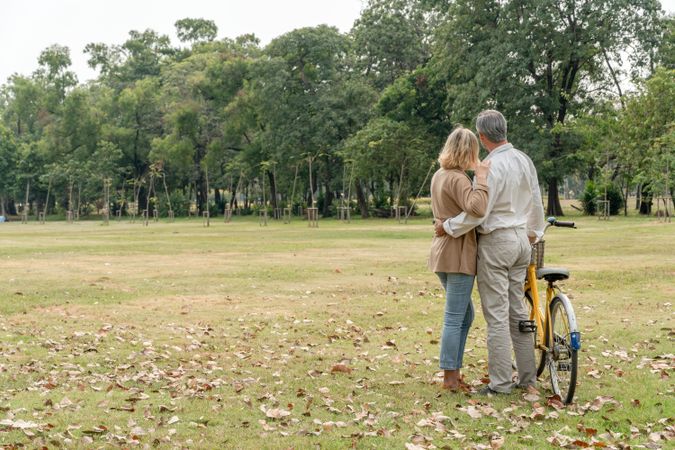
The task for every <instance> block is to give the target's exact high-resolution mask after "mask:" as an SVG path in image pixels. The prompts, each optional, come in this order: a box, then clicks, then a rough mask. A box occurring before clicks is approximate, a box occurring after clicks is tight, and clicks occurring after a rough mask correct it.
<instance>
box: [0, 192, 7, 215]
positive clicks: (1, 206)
mask: <svg viewBox="0 0 675 450" xmlns="http://www.w3.org/2000/svg"><path fill="white" fill-rule="evenodd" d="M5 215H6V214H5V196H4V195H0V216H5Z"/></svg>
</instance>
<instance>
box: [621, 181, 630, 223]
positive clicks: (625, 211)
mask: <svg viewBox="0 0 675 450" xmlns="http://www.w3.org/2000/svg"><path fill="white" fill-rule="evenodd" d="M623 183H624V185H623V189H622V190H621V194H622V195H623V215H624V216H625V217H628V189H629V184H628V180H627V179H626V177H624V179H623Z"/></svg>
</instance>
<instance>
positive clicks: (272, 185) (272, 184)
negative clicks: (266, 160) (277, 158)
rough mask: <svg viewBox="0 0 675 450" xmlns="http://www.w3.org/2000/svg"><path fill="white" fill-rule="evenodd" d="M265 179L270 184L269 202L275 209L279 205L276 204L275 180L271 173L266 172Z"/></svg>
mask: <svg viewBox="0 0 675 450" xmlns="http://www.w3.org/2000/svg"><path fill="white" fill-rule="evenodd" d="M267 179H268V180H269V182H270V197H272V198H271V199H270V200H271V201H272V208H273V209H277V208H278V207H279V205H278V204H277V180H276V177H275V176H274V172H273V171H267Z"/></svg>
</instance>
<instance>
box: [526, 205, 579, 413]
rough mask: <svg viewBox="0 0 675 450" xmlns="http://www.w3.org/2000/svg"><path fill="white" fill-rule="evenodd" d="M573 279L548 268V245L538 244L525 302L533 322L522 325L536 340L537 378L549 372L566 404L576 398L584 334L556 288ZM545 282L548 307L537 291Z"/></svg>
mask: <svg viewBox="0 0 675 450" xmlns="http://www.w3.org/2000/svg"><path fill="white" fill-rule="evenodd" d="M547 222H548V224H547V225H546V228H547V229H548V228H549V227H551V226H554V227H567V228H576V226H575V225H574V222H561V221H558V220H556V218H555V217H549V218H548V219H547ZM569 276H570V273H569V271H568V270H567V269H564V268H559V267H544V241H543V240H540V241H539V242H537V243H535V244H534V245H533V246H532V258H531V260H530V265H529V266H528V268H527V279H526V280H525V302H526V304H527V305H528V307H529V309H530V319H529V320H523V321H521V322H520V331H521V332H533V333H534V336H535V339H534V348H535V357H536V361H538V366H537V376H541V375H542V374H543V373H544V370H545V369H548V371H549V374H550V379H551V380H550V381H551V388H552V390H553V392H554V394H556V395H558V396H560V400H561V401H563V402H564V403H566V404H567V403H571V402H572V400H573V398H574V390H575V388H576V383H577V372H578V364H579V362H578V352H579V350H580V349H581V332H580V331H579V328H578V326H577V319H576V316H575V315H574V308H573V307H572V302H571V301H570V299H569V298H568V297H567V296H566V295H565V294H564V293H563V292H562V291H561V290H560V288H559V287H558V286H557V285H556V282H558V281H562V280H566V279H568V278H569ZM541 279H543V280H545V281H546V283H547V286H546V303H545V304H544V305H541V303H540V301H539V290H538V287H537V280H541ZM542 306H543V308H542Z"/></svg>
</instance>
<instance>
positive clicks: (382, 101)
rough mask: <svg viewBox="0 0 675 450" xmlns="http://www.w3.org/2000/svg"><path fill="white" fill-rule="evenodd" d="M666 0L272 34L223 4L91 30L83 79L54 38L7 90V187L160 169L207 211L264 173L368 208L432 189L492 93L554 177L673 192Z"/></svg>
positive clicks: (81, 185) (283, 190)
mask: <svg viewBox="0 0 675 450" xmlns="http://www.w3.org/2000/svg"><path fill="white" fill-rule="evenodd" d="M657 6H658V5H657V4H656V2H653V1H651V0H607V1H605V2H584V1H581V0H571V1H567V2H562V3H560V2H557V1H553V0H545V1H535V0H524V1H514V0H508V1H497V0H481V1H478V2H475V1H469V0H457V1H454V2H446V1H437V0H370V1H368V2H366V4H365V5H364V8H363V11H362V14H361V16H360V17H359V19H358V20H357V21H356V22H355V24H354V27H353V29H352V30H351V32H350V33H348V34H343V33H340V32H339V31H338V30H337V29H336V28H334V27H330V26H326V25H321V26H317V27H307V28H300V29H296V30H292V31H290V32H288V33H286V34H284V35H282V36H279V37H277V38H276V39H274V40H273V41H272V42H270V43H269V45H267V46H266V47H265V48H261V47H260V45H259V43H260V41H259V40H258V38H256V37H255V36H254V35H251V34H246V35H242V36H239V37H237V38H235V39H229V38H224V39H219V40H216V36H217V32H218V29H217V27H216V25H215V23H214V22H213V21H211V20H207V19H201V18H185V19H181V20H178V21H177V22H176V23H175V26H176V31H177V34H178V36H179V38H180V40H181V45H180V47H174V46H172V44H171V41H170V39H169V38H168V36H165V35H162V34H160V33H157V32H155V31H153V30H144V31H138V30H132V31H130V32H129V34H128V37H127V38H126V39H125V40H124V41H123V42H121V43H118V44H103V43H91V44H89V45H87V46H86V48H85V53H86V54H87V55H88V63H89V65H90V66H91V67H93V68H96V69H97V70H98V71H99V77H98V79H97V80H95V81H94V82H91V83H87V84H85V85H77V80H76V78H75V76H74V74H73V72H72V71H71V68H70V64H71V59H70V50H69V49H68V48H67V47H63V46H59V45H54V46H51V47H48V48H46V49H45V50H44V51H43V52H42V53H41V54H40V57H39V60H38V65H39V68H38V70H37V71H36V72H35V73H34V74H32V75H31V76H19V75H15V76H13V77H11V78H10V79H9V81H8V83H7V84H6V85H5V86H2V87H1V88H0V117H1V121H2V123H3V124H4V128H5V129H6V130H8V132H9V133H10V134H11V135H12V138H13V139H12V141H13V144H8V145H10V146H14V147H16V151H15V152H14V154H13V156H12V157H7V156H6V155H7V154H8V152H7V147H5V148H4V149H3V151H4V154H5V157H4V158H3V161H2V163H1V164H2V173H3V174H8V175H7V176H5V177H4V179H3V183H4V185H3V186H2V187H0V189H2V191H3V193H2V195H4V196H5V197H7V202H8V204H9V202H11V201H13V202H14V203H16V204H19V203H23V199H24V197H25V194H26V193H28V201H29V202H30V203H31V205H32V206H33V207H34V206H35V205H38V204H40V203H42V202H44V200H45V198H46V193H47V190H48V189H51V192H53V194H51V193H50V195H51V198H52V199H56V202H57V203H59V204H60V205H67V204H68V203H72V202H73V201H74V200H73V195H72V192H73V191H77V192H78V195H80V194H81V197H82V206H83V207H84V206H86V205H95V204H97V203H98V204H100V201H101V195H102V183H101V178H105V179H110V180H111V182H112V184H113V186H112V190H113V196H116V197H118V198H129V199H131V198H132V197H133V198H134V199H141V200H142V199H145V198H147V196H148V191H149V189H151V180H154V183H155V186H154V188H155V190H156V191H162V192H163V191H164V185H162V186H159V185H158V184H157V183H159V181H160V180H161V181H162V183H164V182H165V183H166V189H167V190H168V191H169V193H170V195H173V193H174V192H177V191H180V192H183V193H184V195H185V196H188V195H190V196H191V195H193V194H191V193H194V192H195V191H196V199H197V204H198V208H199V210H200V211H203V210H205V209H207V208H210V206H209V205H207V199H208V198H209V197H210V193H209V190H210V191H211V192H212V191H213V189H214V188H218V189H221V190H222V189H225V188H228V189H229V190H235V189H236V190H237V191H238V192H239V193H242V192H248V193H249V194H250V196H251V197H253V196H257V195H260V190H261V189H262V185H261V184H259V183H261V180H262V179H263V177H264V179H265V190H266V193H265V195H266V197H267V198H268V199H270V201H271V203H272V205H273V206H276V207H278V206H279V205H278V204H277V199H280V201H281V202H282V203H283V204H286V203H304V202H307V201H311V200H309V199H312V198H314V199H316V198H320V200H321V206H322V209H323V210H322V214H330V209H331V207H332V205H334V204H335V200H336V199H337V198H340V196H341V195H346V193H347V192H348V191H351V193H352V197H353V198H354V199H355V200H358V206H359V209H360V210H361V211H362V212H365V211H368V208H369V203H370V202H372V203H374V204H375V205H376V206H377V207H378V208H383V209H387V208H388V206H390V205H392V204H395V203H401V204H406V203H410V199H411V198H412V197H414V196H415V195H416V194H417V192H418V191H419V190H420V186H421V187H422V193H423V194H424V193H425V192H424V191H426V190H427V188H428V185H425V186H422V184H423V183H422V181H423V180H424V178H425V175H426V174H427V173H428V170H429V166H430V165H431V163H432V161H434V160H435V158H436V154H437V152H438V149H439V148H440V146H441V144H442V142H443V140H444V139H445V137H446V136H447V134H448V133H449V131H450V130H451V129H452V127H453V125H454V124H455V123H462V124H463V125H465V126H471V124H472V123H473V121H474V120H475V115H476V113H477V112H478V111H479V110H481V109H483V108H486V107H494V108H498V109H500V110H502V111H503V112H504V113H505V115H506V116H507V118H508V119H509V130H510V133H511V136H512V137H513V139H512V140H513V141H514V143H515V144H516V145H517V146H518V147H519V148H522V149H523V150H525V151H527V152H528V153H529V154H530V155H531V156H532V157H533V160H534V161H535V164H536V165H537V167H538V170H539V173H540V174H541V175H542V176H543V177H544V178H545V179H546V180H547V181H548V182H549V185H550V186H549V187H555V185H556V183H557V182H558V179H560V178H561V177H562V176H563V175H565V174H567V173H571V172H577V173H579V172H586V173H585V174H584V175H586V176H587V178H590V179H596V180H597V181H598V183H602V184H605V183H611V184H616V185H621V186H622V187H625V188H626V189H629V188H631V187H632V186H634V185H635V184H636V183H643V184H650V185H651V189H652V191H653V192H654V193H660V192H661V191H665V190H667V189H669V187H668V186H672V181H673V174H674V173H675V171H673V170H672V165H673V163H674V161H673V153H672V151H669V150H670V149H672V148H673V141H674V140H675V137H674V136H673V129H674V128H673V125H672V120H671V119H672V117H673V114H674V112H673V109H672V108H673V107H672V105H673V104H675V100H673V87H672V80H673V78H674V77H673V74H672V64H671V62H672V58H671V56H672V55H671V54H672V40H673V31H672V30H673V21H672V18H664V17H661V16H660V15H659V13H658V8H657ZM624 60H628V61H630V62H631V63H632V66H633V67H634V68H638V69H639V70H637V71H630V70H629V69H627V68H626V66H625V65H622V64H621V63H622V61H624ZM655 64H662V65H663V66H665V67H664V68H655ZM629 75H630V76H633V77H634V80H633V81H634V82H635V84H636V85H637V86H639V90H638V92H636V93H635V94H631V95H628V96H626V95H624V96H622V97H621V98H620V99H619V100H620V101H621V103H622V104H625V111H623V110H621V111H620V110H619V109H618V108H617V106H618V104H619V102H617V101H616V99H615V97H613V96H612V95H611V94H610V91H611V90H613V89H614V90H617V89H620V88H621V87H622V86H624V85H625V80H626V79H627V77H628V76H629ZM642 78H644V80H642ZM5 134H6V132H5ZM310 167H311V170H310ZM310 179H311V185H310ZM255 180H258V181H257V182H256V181H255ZM357 187H358V189H357ZM554 191H555V192H557V190H554ZM163 195H166V194H163ZM160 197H161V195H160ZM247 206H250V205H247Z"/></svg>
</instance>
